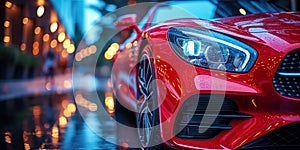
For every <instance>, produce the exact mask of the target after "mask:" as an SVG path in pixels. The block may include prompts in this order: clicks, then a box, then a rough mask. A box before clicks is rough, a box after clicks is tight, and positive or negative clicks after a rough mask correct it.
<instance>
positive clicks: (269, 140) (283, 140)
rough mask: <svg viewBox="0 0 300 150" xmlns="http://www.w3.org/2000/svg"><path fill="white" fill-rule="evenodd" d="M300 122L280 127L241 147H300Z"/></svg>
mask: <svg viewBox="0 0 300 150" xmlns="http://www.w3.org/2000/svg"><path fill="white" fill-rule="evenodd" d="M299 127H300V122H296V123H292V124H288V125H285V126H283V127H280V128H278V129H276V130H274V131H272V132H270V133H268V134H266V135H264V136H262V137H260V138H258V139H257V140H255V141H253V142H251V143H249V144H247V145H245V146H243V147H241V149H264V150H265V149H272V150H273V149H280V150H281V149H297V150H298V149H299V148H300V128H299Z"/></svg>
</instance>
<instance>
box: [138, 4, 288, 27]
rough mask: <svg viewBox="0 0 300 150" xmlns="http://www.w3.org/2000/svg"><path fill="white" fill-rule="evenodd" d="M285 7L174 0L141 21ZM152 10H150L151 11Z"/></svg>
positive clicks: (157, 21)
mask: <svg viewBox="0 0 300 150" xmlns="http://www.w3.org/2000/svg"><path fill="white" fill-rule="evenodd" d="M283 11H286V10H285V9H283V8H280V7H278V6H277V5H276V4H275V3H272V2H269V1H266V0H249V1H248V0H200V1H174V2H166V3H162V4H160V6H159V7H157V8H156V9H155V10H154V13H153V18H152V20H147V18H148V17H149V14H147V15H146V16H145V17H144V18H143V19H142V20H141V22H140V23H139V26H140V27H141V28H143V27H144V24H146V23H147V21H148V23H149V24H150V25H155V24H158V23H162V22H165V21H167V20H172V19H179V18H201V19H206V20H212V19H217V18H225V17H231V16H239V15H249V14H257V13H263V12H283ZM150 12H151V11H149V13H150Z"/></svg>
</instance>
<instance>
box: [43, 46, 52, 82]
mask: <svg viewBox="0 0 300 150" xmlns="http://www.w3.org/2000/svg"><path fill="white" fill-rule="evenodd" d="M54 69H55V54H54V52H53V50H51V49H50V50H49V51H48V53H47V56H46V59H45V63H44V66H43V72H44V74H45V76H46V86H47V83H48V82H49V77H50V83H51V85H54Z"/></svg>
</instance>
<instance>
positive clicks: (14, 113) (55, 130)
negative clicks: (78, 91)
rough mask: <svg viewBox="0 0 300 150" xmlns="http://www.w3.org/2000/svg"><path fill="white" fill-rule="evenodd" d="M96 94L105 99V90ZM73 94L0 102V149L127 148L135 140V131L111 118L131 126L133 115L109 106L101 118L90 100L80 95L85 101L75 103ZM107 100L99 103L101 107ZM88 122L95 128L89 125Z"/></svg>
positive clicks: (132, 124) (67, 149)
mask: <svg viewBox="0 0 300 150" xmlns="http://www.w3.org/2000/svg"><path fill="white" fill-rule="evenodd" d="M99 95H100V97H101V95H102V96H103V98H102V99H105V98H104V95H105V94H104V93H99ZM74 97H75V96H73V94H57V95H48V96H37V97H26V98H18V99H13V100H7V101H2V102H0V106H1V109H0V118H1V121H0V150H2V149H3V150H4V149H8V150H14V149H66V150H69V149H127V147H128V145H130V143H136V142H137V139H136V133H133V132H130V131H126V130H123V129H122V127H119V126H118V125H117V124H116V123H115V121H113V118H114V117H116V116H117V117H119V119H118V120H121V122H126V124H127V125H129V126H134V121H133V120H132V116H131V115H132V114H130V113H128V112H120V111H118V112H117V113H116V112H115V110H114V108H113V109H112V108H111V107H110V108H107V111H109V113H110V115H111V118H108V119H106V120H105V119H100V118H102V116H101V115H102V114H101V113H95V112H97V111H98V110H97V107H95V106H94V105H92V102H90V103H91V104H88V105H87V104H86V101H87V100H86V99H83V98H82V100H86V101H84V102H85V103H80V105H78V103H75V100H74V99H75V98H74ZM79 98H80V97H79ZM76 100H77V99H76ZM106 102H108V104H109V101H106ZM106 102H105V101H103V102H102V103H105V104H104V106H107V105H106ZM75 104H76V105H75ZM81 104H82V105H81ZM86 106H89V107H86ZM109 106H110V105H108V107H109ZM78 110H80V112H79V111H78ZM116 114H117V115H116ZM87 122H89V123H87ZM91 122H92V126H95V127H96V128H97V129H96V130H97V131H95V129H94V128H91ZM103 137H104V138H105V139H109V141H110V142H108V141H106V140H105V139H104V138H103ZM111 142H112V143H111ZM113 143H118V144H119V145H123V146H124V147H120V146H117V145H115V144H113Z"/></svg>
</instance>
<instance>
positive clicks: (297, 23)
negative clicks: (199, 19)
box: [219, 13, 300, 44]
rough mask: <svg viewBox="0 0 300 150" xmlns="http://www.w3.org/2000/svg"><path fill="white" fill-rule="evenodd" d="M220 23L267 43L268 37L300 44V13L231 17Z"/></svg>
mask: <svg viewBox="0 0 300 150" xmlns="http://www.w3.org/2000/svg"><path fill="white" fill-rule="evenodd" d="M219 22H221V23H223V24H226V25H229V26H232V27H234V28H237V29H239V30H243V31H245V32H249V33H251V34H252V35H253V36H256V37H258V38H260V39H262V40H264V41H265V38H266V37H269V38H270V36H271V38H272V37H273V38H278V39H281V40H280V41H285V42H288V43H290V44H293V43H299V42H300V38H299V36H300V13H265V14H256V15H249V16H241V17H231V18H225V19H221V20H219Z"/></svg>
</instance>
